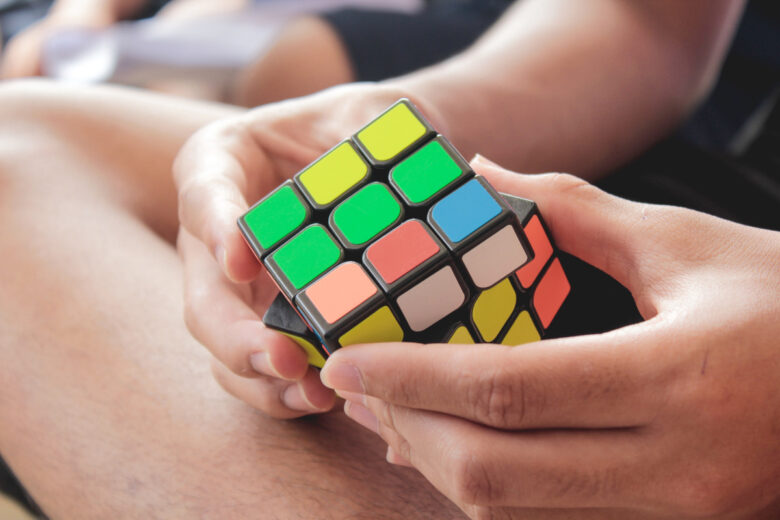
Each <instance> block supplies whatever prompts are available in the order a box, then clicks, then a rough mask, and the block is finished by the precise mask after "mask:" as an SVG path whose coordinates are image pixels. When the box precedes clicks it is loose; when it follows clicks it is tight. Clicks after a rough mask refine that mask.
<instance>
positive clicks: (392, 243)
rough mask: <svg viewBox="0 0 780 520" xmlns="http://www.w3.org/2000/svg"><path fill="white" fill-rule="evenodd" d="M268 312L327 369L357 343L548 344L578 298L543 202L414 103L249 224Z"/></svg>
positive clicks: (300, 178) (321, 165) (319, 166)
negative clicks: (572, 294) (475, 158)
mask: <svg viewBox="0 0 780 520" xmlns="http://www.w3.org/2000/svg"><path fill="white" fill-rule="evenodd" d="M238 225H239V227H240V229H241V231H242V234H243V236H244V238H245V240H246V241H247V244H249V246H250V247H251V248H252V250H253V251H254V253H255V255H256V256H257V258H258V260H260V261H261V262H262V263H263V264H264V266H265V267H266V270H267V271H268V274H269V275H270V276H271V278H272V279H273V280H274V282H275V283H276V284H277V285H278V286H279V289H280V293H281V294H279V295H278V296H277V297H276V299H275V300H274V301H273V303H272V304H271V306H270V308H269V309H268V311H267V312H266V314H265V316H264V317H263V321H264V322H265V324H266V325H267V326H268V327H271V328H273V329H276V330H278V331H280V332H281V333H283V334H285V335H287V336H288V337H290V338H292V339H293V340H294V341H296V342H297V343H298V344H299V345H300V346H301V347H302V348H303V349H304V350H305V351H306V352H307V354H308V356H309V363H311V364H312V365H314V366H318V367H321V366H322V365H323V364H324V362H325V359H326V358H327V357H328V356H329V355H330V354H332V353H333V352H334V351H335V350H336V349H338V348H341V347H345V346H348V345H352V344H356V343H372V342H393V341H415V342H424V343H482V342H494V343H503V344H507V345H519V344H522V343H527V342H530V341H536V340H538V339H540V338H542V337H543V336H544V335H545V331H546V330H547V328H548V327H549V326H550V324H551V322H552V321H553V319H554V318H555V316H556V315H557V314H558V311H559V309H560V308H561V305H562V304H563V302H564V300H565V299H566V296H567V295H568V293H569V291H570V286H569V282H568V279H567V278H566V275H565V273H564V272H563V269H562V267H561V264H560V261H559V260H558V259H557V257H556V254H555V247H554V245H553V243H552V241H551V240H550V234H549V233H548V231H547V229H546V228H545V225H544V223H543V221H542V218H541V215H540V214H539V211H538V208H537V207H536V204H534V203H533V202H532V201H529V200H526V199H522V198H518V197H513V196H510V195H505V194H499V193H497V192H496V191H495V190H494V189H493V187H492V186H491V185H490V183H488V182H487V180H486V179H484V178H483V177H480V176H478V175H475V174H474V172H473V171H472V170H471V168H470V167H469V164H468V163H467V162H466V161H465V160H464V159H463V157H462V156H461V155H460V154H459V153H458V151H457V150H456V149H455V148H454V147H453V146H452V145H451V144H450V143H449V142H448V141H447V140H446V139H445V138H444V137H443V136H441V135H438V134H437V133H436V131H435V130H434V129H433V127H432V126H431V125H430V123H428V122H427V121H426V120H425V119H424V118H423V117H422V116H421V115H420V113H419V112H418V111H417V110H416V108H415V107H414V106H413V105H412V104H411V103H410V102H409V101H408V100H405V99H402V100H400V101H398V102H397V103H396V104H394V105H393V106H391V107H390V108H389V109H388V110H386V111H385V112H384V113H382V114H381V115H379V116H378V117H377V118H376V119H375V120H374V121H372V122H370V123H369V124H368V125H366V126H365V127H364V128H362V129H361V130H359V131H358V132H357V133H356V134H355V135H353V136H352V137H351V138H349V139H347V140H345V141H343V142H341V143H339V144H338V145H336V146H335V147H334V148H332V149H331V150H329V151H328V152H326V153H325V154H324V155H323V156H322V157H320V158H319V159H318V160H316V161H315V162H314V163H312V164H311V165H309V166H308V167H306V168H304V169H303V170H302V171H301V172H299V173H298V174H296V175H295V176H294V177H293V179H292V180H289V181H287V182H285V183H283V184H282V185H280V186H279V187H278V188H277V189H275V190H274V191H273V192H271V193H270V194H268V195H267V196H266V197H264V198H263V199H262V200H260V201H259V202H257V203H256V204H255V205H254V206H252V207H251V208H250V209H249V210H248V211H247V212H246V214H244V215H243V216H242V217H241V218H240V219H239V221H238Z"/></svg>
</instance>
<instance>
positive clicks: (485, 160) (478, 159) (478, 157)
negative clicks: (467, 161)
mask: <svg viewBox="0 0 780 520" xmlns="http://www.w3.org/2000/svg"><path fill="white" fill-rule="evenodd" d="M471 162H473V163H480V164H484V165H487V166H498V164H496V163H494V162H493V161H491V160H490V159H488V158H487V157H485V156H484V155H480V154H475V155H474V158H473V159H471Z"/></svg>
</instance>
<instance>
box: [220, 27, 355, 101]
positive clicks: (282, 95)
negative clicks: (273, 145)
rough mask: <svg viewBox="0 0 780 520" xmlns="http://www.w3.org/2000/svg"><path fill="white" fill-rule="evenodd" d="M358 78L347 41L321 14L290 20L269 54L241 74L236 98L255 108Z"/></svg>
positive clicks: (234, 97)
mask: <svg viewBox="0 0 780 520" xmlns="http://www.w3.org/2000/svg"><path fill="white" fill-rule="evenodd" d="M350 81H354V72H353V71H352V64H351V63H350V59H349V56H348V55H347V51H346V49H345V48H344V44H343V43H342V42H341V39H340V38H339V36H338V34H336V32H335V30H334V29H333V28H332V27H331V26H330V24H328V23H327V22H325V21H323V20H322V19H320V18H317V17H314V16H312V17H303V18H299V19H297V20H293V21H292V22H290V23H289V24H288V25H287V26H286V27H285V28H284V29H283V30H282V31H281V33H280V34H279V37H278V39H277V40H276V42H275V43H274V45H273V46H272V47H271V48H270V49H268V51H267V52H266V53H264V54H263V55H262V56H259V57H258V59H257V60H256V61H255V62H254V63H251V64H250V65H248V66H247V67H245V68H244V70H243V71H242V72H241V73H240V74H239V78H238V80H237V82H236V87H235V89H234V92H233V97H232V101H233V102H235V103H236V104H239V105H242V106H247V107H252V106H257V105H262V104H265V103H270V102H272V101H280V100H282V99H287V98H291V97H298V96H304V95H306V94H311V93H313V92H317V91H320V90H323V89H325V88H327V87H332V86H334V85H340V84H342V83H349V82H350Z"/></svg>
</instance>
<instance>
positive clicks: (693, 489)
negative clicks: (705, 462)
mask: <svg viewBox="0 0 780 520" xmlns="http://www.w3.org/2000/svg"><path fill="white" fill-rule="evenodd" d="M675 490H676V492H675V495H674V496H675V497H676V504H675V505H676V506H677V508H678V509H679V510H680V511H681V512H682V513H684V514H686V515H688V516H691V517H694V518H712V517H719V516H725V515H727V514H729V513H733V512H735V511H737V510H739V509H741V508H742V507H743V506H744V505H745V504H744V503H743V502H744V501H743V500H742V497H743V495H744V493H743V492H742V489H741V488H740V485H739V484H738V482H737V481H736V479H735V477H734V476H733V475H732V474H731V471H728V470H724V469H722V468H713V467H708V468H706V469H702V470H699V471H697V472H694V473H692V474H691V475H690V476H689V477H688V478H686V480H685V481H684V482H683V483H682V484H680V483H677V485H676V486H675Z"/></svg>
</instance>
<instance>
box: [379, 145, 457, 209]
mask: <svg viewBox="0 0 780 520" xmlns="http://www.w3.org/2000/svg"><path fill="white" fill-rule="evenodd" d="M462 174H463V170H461V168H460V166H458V163H456V162H455V161H454V160H453V158H452V157H451V156H450V154H449V153H447V150H445V149H444V147H443V146H442V145H441V143H440V142H438V141H431V142H430V143H428V144H426V145H425V146H423V147H422V148H420V149H419V150H418V151H416V152H415V153H414V154H412V155H411V156H410V157H409V158H408V159H406V160H404V161H403V162H401V164H399V165H398V166H396V167H395V168H393V171H392V173H391V174H390V178H391V179H392V180H393V182H394V183H395V184H396V186H398V188H399V189H400V190H401V191H402V192H403V194H404V195H405V196H406V198H408V199H409V201H410V202H412V203H413V204H419V203H421V202H425V201H426V200H428V199H430V198H431V197H433V196H434V195H435V194H436V193H437V192H439V191H440V190H442V189H444V188H445V187H446V186H447V185H448V184H450V183H451V182H452V181H454V180H455V179H457V178H458V177H460V176H461V175H462Z"/></svg>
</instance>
